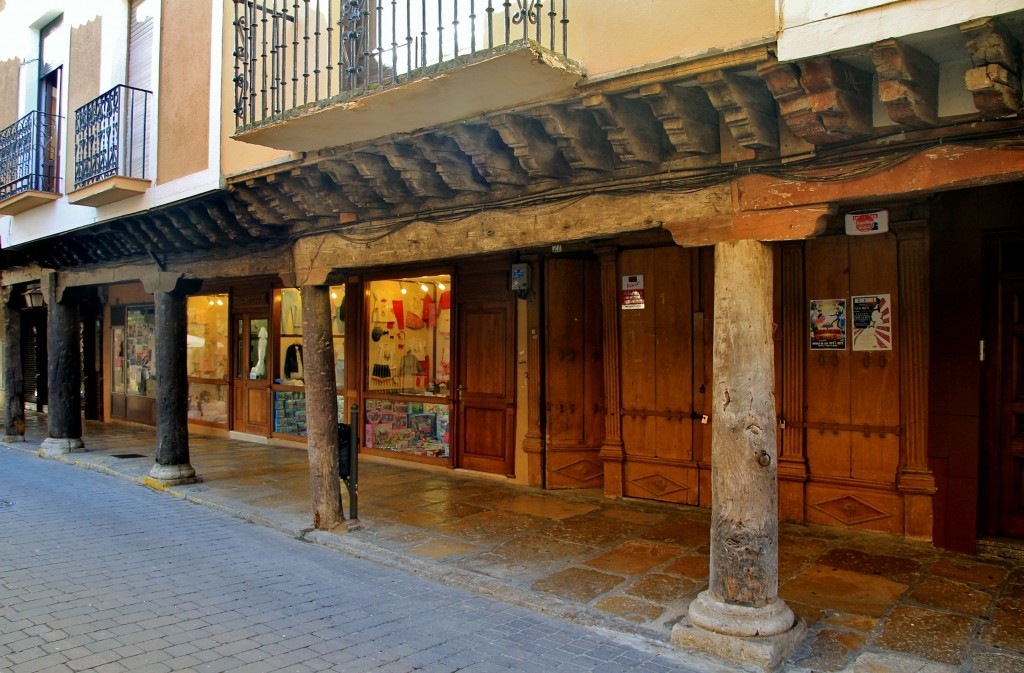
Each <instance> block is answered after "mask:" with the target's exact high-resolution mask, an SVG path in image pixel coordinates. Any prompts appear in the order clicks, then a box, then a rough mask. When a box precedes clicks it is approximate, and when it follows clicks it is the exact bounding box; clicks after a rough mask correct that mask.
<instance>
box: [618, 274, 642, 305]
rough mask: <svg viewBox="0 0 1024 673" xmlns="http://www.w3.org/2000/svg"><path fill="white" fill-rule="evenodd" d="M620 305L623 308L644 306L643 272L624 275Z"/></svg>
mask: <svg viewBox="0 0 1024 673" xmlns="http://www.w3.org/2000/svg"><path fill="white" fill-rule="evenodd" d="M620 305H621V306H622V309H623V310H625V309H638V308H644V306H645V301H644V275H643V274H642V273H640V274H636V275H633V276H623V277H622V298H621V299H620Z"/></svg>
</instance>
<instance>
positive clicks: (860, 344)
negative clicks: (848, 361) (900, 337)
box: [851, 294, 892, 351]
mask: <svg viewBox="0 0 1024 673" xmlns="http://www.w3.org/2000/svg"><path fill="white" fill-rule="evenodd" d="M851 301H852V303H853V339H852V346H853V350H855V351H891V350H892V311H891V308H892V303H891V301H890V298H889V295H887V294H869V295H861V296H856V297H851Z"/></svg>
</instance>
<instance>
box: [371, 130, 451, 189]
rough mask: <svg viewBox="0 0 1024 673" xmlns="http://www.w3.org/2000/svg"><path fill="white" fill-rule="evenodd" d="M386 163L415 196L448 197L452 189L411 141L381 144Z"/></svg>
mask: <svg viewBox="0 0 1024 673" xmlns="http://www.w3.org/2000/svg"><path fill="white" fill-rule="evenodd" d="M380 149H381V152H382V153H383V154H384V156H385V157H387V160H388V163H390V164H391V166H392V167H393V168H394V169H395V170H397V171H398V173H399V174H400V175H401V176H402V179H403V180H404V181H405V185H406V187H407V188H408V190H409V192H411V193H412V194H413V195H415V196H420V197H425V198H427V197H440V198H448V197H450V196H451V195H452V190H451V189H449V188H448V185H447V184H445V181H444V180H443V179H442V178H441V175H440V174H438V172H437V170H436V169H435V168H434V164H432V163H431V162H430V161H428V160H427V159H426V158H425V157H424V156H423V153H422V152H420V151H419V150H418V149H417V146H416V145H413V144H412V143H388V144H386V145H382V146H381V148H380Z"/></svg>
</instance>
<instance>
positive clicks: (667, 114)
mask: <svg viewBox="0 0 1024 673" xmlns="http://www.w3.org/2000/svg"><path fill="white" fill-rule="evenodd" d="M640 98H641V99H642V100H643V101H644V102H646V103H647V104H648V105H650V106H651V110H652V111H653V112H654V116H655V117H657V118H658V121H660V122H661V125H662V128H664V129H665V133H666V134H667V135H668V140H669V142H670V143H672V146H673V147H675V149H676V152H679V153H680V154H718V152H719V142H718V139H719V131H718V111H717V110H716V109H715V106H713V105H712V104H711V101H710V100H709V99H708V95H707V94H706V93H705V92H704V91H703V90H702V89H701V88H699V87H685V86H675V85H672V84H648V85H646V86H642V87H640Z"/></svg>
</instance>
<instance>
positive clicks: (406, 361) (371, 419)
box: [363, 274, 452, 460]
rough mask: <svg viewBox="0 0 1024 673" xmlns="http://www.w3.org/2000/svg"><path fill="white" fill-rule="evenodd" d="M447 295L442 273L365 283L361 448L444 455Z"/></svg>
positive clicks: (447, 410)
mask: <svg viewBox="0 0 1024 673" xmlns="http://www.w3.org/2000/svg"><path fill="white" fill-rule="evenodd" d="M451 292H452V285H451V276H449V275H447V274H442V275H432V276H420V277H406V278H397V279H387V280H375V281H371V282H369V283H367V284H366V295H367V302H368V305H367V310H368V316H367V321H366V338H367V340H366V344H367V348H366V357H367V361H366V379H365V382H364V384H365V385H364V390H365V391H366V392H365V396H364V403H363V417H364V423H365V426H364V428H363V443H364V446H365V447H366V448H369V449H376V450H381V451H391V452H398V453H402V454H408V455H415V456H421V457H428V458H440V459H444V460H447V459H448V458H449V456H450V448H449V447H450V442H449V432H448V426H449V417H450V413H451V405H450V402H449V392H450V383H451V343H452V340H451V331H452V320H451V309H452V303H451ZM416 398H421V399H416Z"/></svg>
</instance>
